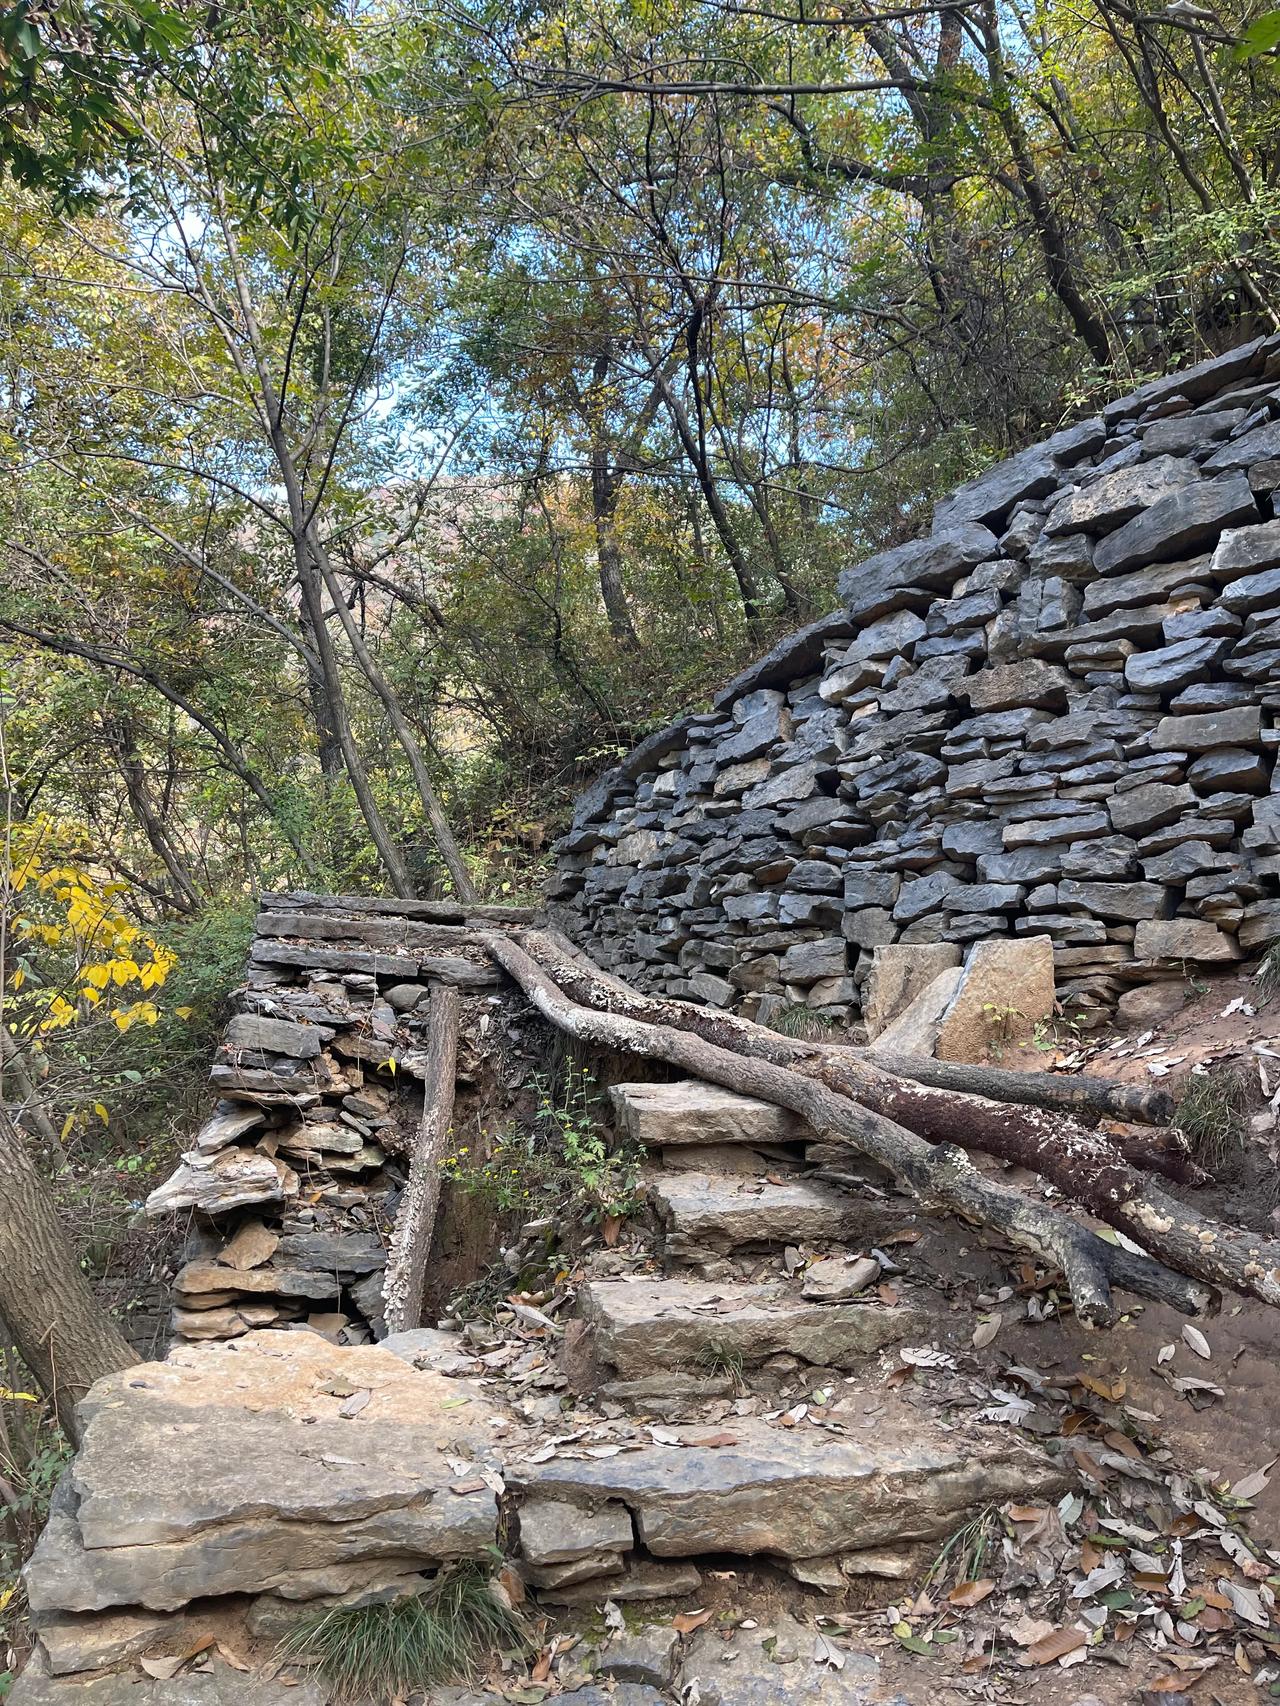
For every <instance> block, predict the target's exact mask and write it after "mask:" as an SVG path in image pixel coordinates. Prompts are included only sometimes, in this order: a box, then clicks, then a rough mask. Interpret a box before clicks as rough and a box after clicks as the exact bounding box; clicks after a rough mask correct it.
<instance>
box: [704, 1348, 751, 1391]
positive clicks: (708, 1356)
mask: <svg viewBox="0 0 1280 1706" xmlns="http://www.w3.org/2000/svg"><path fill="white" fill-rule="evenodd" d="M697 1361H698V1367H699V1368H700V1369H702V1371H703V1372H704V1373H705V1374H709V1375H719V1376H720V1377H721V1378H723V1379H728V1380H731V1381H732V1382H733V1386H734V1390H735V1391H737V1392H741V1390H742V1387H743V1366H744V1365H743V1359H742V1351H741V1349H740V1348H739V1347H738V1346H737V1345H728V1344H725V1342H724V1340H723V1339H712V1340H711V1341H710V1343H709V1344H705V1345H703V1347H702V1349H701V1350H700V1351H699V1352H698V1357H697Z"/></svg>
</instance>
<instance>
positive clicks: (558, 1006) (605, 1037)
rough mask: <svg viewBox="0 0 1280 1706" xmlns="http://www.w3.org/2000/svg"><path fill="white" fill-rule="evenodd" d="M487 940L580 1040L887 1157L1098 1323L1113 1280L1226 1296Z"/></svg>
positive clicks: (1204, 1303) (1183, 1296) (1205, 1304)
mask: <svg viewBox="0 0 1280 1706" xmlns="http://www.w3.org/2000/svg"><path fill="white" fill-rule="evenodd" d="M485 945H486V947H487V948H488V950H489V953H490V954H491V956H492V957H493V959H495V960H496V961H497V963H498V964H499V965H500V966H502V967H503V969H504V970H505V971H506V972H507V973H508V975H509V976H510V977H511V978H513V979H514V981H515V982H516V983H517V984H518V985H519V986H520V988H521V989H522V990H523V991H524V993H525V995H526V996H527V997H528V998H529V1000H530V1001H531V1002H532V1004H533V1006H534V1007H535V1008H536V1010H537V1011H538V1012H539V1013H541V1014H542V1016H543V1018H545V1019H548V1020H549V1021H550V1022H551V1023H552V1024H553V1025H555V1026H557V1027H558V1028H559V1029H560V1030H562V1031H565V1032H567V1033H568V1034H569V1035H570V1036H572V1037H575V1038H577V1039H578V1040H579V1041H582V1042H586V1043H589V1044H592V1045H594V1046H596V1047H599V1048H607V1049H616V1050H618V1051H619V1052H621V1053H627V1054H637V1055H641V1056H645V1057H647V1058H649V1059H653V1060H661V1061H664V1062H665V1063H666V1064H667V1065H669V1066H676V1067H679V1068H680V1069H681V1070H682V1071H683V1072H687V1073H689V1074H690V1075H691V1076H693V1077H695V1078H701V1079H705V1080H706V1081H707V1082H708V1083H711V1084H719V1085H721V1086H722V1087H723V1088H724V1089H727V1090H736V1091H739V1092H740V1093H742V1094H744V1095H748V1096H757V1097H759V1098H760V1099H761V1100H762V1101H766V1102H773V1103H774V1104H775V1105H776V1106H777V1107H780V1108H790V1109H791V1111H792V1112H793V1113H796V1114H799V1115H800V1116H801V1118H803V1119H805V1120H807V1121H808V1122H809V1124H810V1125H811V1126H812V1127H813V1128H814V1130H815V1131H816V1132H818V1133H819V1134H820V1135H821V1136H823V1137H824V1138H834V1139H836V1140H837V1141H844V1142H846V1143H848V1144H849V1145H850V1147H851V1148H853V1149H856V1150H857V1151H859V1152H860V1153H861V1154H863V1155H865V1156H867V1157H868V1158H869V1159H871V1160H873V1161H876V1162H878V1163H879V1164H880V1165H881V1166H882V1167H884V1168H886V1169H887V1170H888V1171H889V1172H891V1173H892V1174H893V1175H894V1177H895V1178H897V1179H898V1180H899V1181H900V1182H901V1183H902V1184H904V1185H905V1186H906V1187H907V1189H908V1190H909V1191H910V1192H911V1193H912V1195H913V1196H915V1197H916V1198H918V1199H919V1201H920V1202H921V1203H922V1204H923V1205H924V1206H925V1207H926V1208H930V1209H940V1210H943V1211H946V1212H950V1213H958V1214H962V1215H966V1216H968V1218H969V1219H971V1220H974V1221H978V1222H980V1223H982V1224H984V1225H987V1226H992V1227H996V1228H998V1229H999V1230H1000V1231H1001V1232H1002V1233H1003V1234H1004V1236H1005V1237H1007V1238H1009V1239H1010V1240H1011V1241H1012V1242H1013V1243H1015V1244H1017V1245H1020V1246H1021V1247H1022V1248H1023V1249H1027V1250H1030V1251H1032V1252H1033V1253H1034V1254H1035V1255H1037V1256H1040V1257H1041V1258H1043V1259H1045V1260H1047V1261H1049V1262H1050V1263H1052V1264H1053V1266H1054V1267H1056V1268H1059V1269H1061V1271H1062V1274H1063V1277H1064V1279H1065V1281H1066V1285H1067V1288H1068V1290H1069V1291H1070V1293H1071V1299H1072V1302H1073V1303H1074V1305H1075V1310H1076V1315H1077V1317H1078V1318H1079V1319H1080V1320H1081V1321H1082V1322H1083V1323H1084V1324H1085V1325H1086V1326H1093V1327H1109V1326H1112V1325H1114V1323H1115V1322H1116V1320H1117V1319H1118V1318H1119V1314H1120V1311H1119V1308H1118V1306H1117V1304H1116V1302H1115V1300H1114V1298H1113V1296H1112V1285H1113V1284H1114V1285H1117V1286H1121V1287H1123V1288H1124V1289H1126V1290H1128V1291H1133V1292H1136V1293H1137V1294H1138V1295H1139V1296H1142V1297H1149V1298H1152V1299H1154V1300H1156V1301H1158V1302H1162V1303H1168V1304H1170V1305H1172V1307H1174V1308H1175V1309H1180V1310H1182V1311H1183V1312H1184V1313H1185V1314H1201V1313H1203V1312H1205V1311H1206V1310H1208V1309H1209V1308H1210V1307H1211V1306H1212V1304H1213V1302H1214V1296H1213V1293H1212V1292H1211V1290H1210V1289H1209V1288H1208V1287H1206V1286H1204V1285H1200V1284H1196V1283H1194V1282H1193V1281H1192V1280H1190V1279H1188V1278H1186V1277H1185V1275H1184V1274H1182V1273H1180V1272H1174V1271H1173V1270H1172V1269H1170V1268H1168V1267H1166V1266H1165V1265H1164V1264H1163V1263H1162V1262H1159V1261H1154V1260H1152V1258H1151V1257H1149V1256H1145V1255H1141V1254H1137V1255H1135V1254H1133V1253H1131V1252H1130V1251H1127V1250H1125V1249H1123V1248H1121V1247H1119V1246H1116V1245H1112V1244H1108V1243H1106V1242H1104V1241H1103V1240H1102V1239H1101V1238H1099V1237H1098V1236H1097V1234H1096V1233H1094V1232H1092V1231H1090V1230H1089V1228H1088V1227H1087V1226H1084V1225H1082V1224H1080V1223H1079V1222H1078V1221H1075V1220H1072V1219H1071V1217H1070V1216H1069V1215H1067V1214H1064V1213H1062V1212H1061V1211H1059V1210H1057V1209H1054V1208H1049V1207H1046V1206H1045V1205H1044V1204H1042V1203H1038V1202H1033V1201H1032V1200H1031V1199H1030V1198H1029V1197H1027V1196H1024V1195H1023V1193H1022V1192H1021V1191H1019V1190H1016V1189H1015V1188H1014V1187H1013V1186H1011V1185H1006V1184H1003V1183H1001V1182H1000V1181H998V1180H993V1179H987V1178H984V1177H983V1176H982V1175H981V1174H980V1173H979V1172H978V1171H977V1169H976V1168H975V1167H974V1165H973V1163H972V1162H971V1161H970V1160H969V1157H968V1156H967V1155H966V1154H965V1152H964V1151H963V1150H962V1149H960V1148H958V1147H957V1146H956V1145H954V1144H937V1145H934V1144H931V1143H930V1142H929V1141H928V1140H927V1139H925V1138H922V1137H918V1136H917V1135H916V1134H915V1133H914V1132H911V1131H907V1130H906V1129H905V1128H904V1127H902V1126H899V1125H895V1124H894V1123H893V1122H892V1121H891V1120H888V1119H885V1118H884V1117H883V1116H882V1115H880V1114H876V1113H873V1112H872V1111H871V1110H870V1109H869V1108H865V1107H862V1106H860V1105H859V1104H858V1103H857V1102H854V1101H851V1100H850V1099H849V1098H848V1097H847V1096H842V1095H839V1094H837V1092H836V1091H834V1090H831V1089H829V1088H828V1087H827V1086H826V1085H825V1084H822V1083H819V1082H818V1081H817V1080H816V1079H813V1078H808V1077H805V1076H803V1075H802V1074H801V1073H799V1072H793V1071H791V1070H790V1069H789V1068H787V1067H783V1066H775V1065H773V1064H772V1062H769V1061H764V1060H757V1059H752V1058H750V1057H749V1056H745V1055H741V1054H735V1053H733V1052H731V1051H730V1050H729V1049H726V1048H721V1047H719V1046H717V1045H716V1044H714V1043H709V1042H707V1041H705V1040H704V1039H703V1038H702V1037H698V1036H693V1035H692V1034H690V1033H689V1032H686V1031H679V1030H673V1029H672V1028H671V1027H669V1026H666V1025H651V1024H645V1023H644V1022H642V1021H641V1020H638V1019H630V1018H626V1017H624V1016H623V1015H621V1014H619V1013H617V1012H610V1013H601V1012H597V1011H595V1010H594V1009H593V1008H590V1007H582V1006H579V1005H578V1004H577V1003H576V1002H574V1001H571V1000H570V999H569V997H568V996H567V995H566V994H565V993H564V991H563V990H562V989H561V988H560V987H559V986H558V985H557V984H556V983H555V982H554V981H553V980H552V979H551V978H550V977H549V976H548V975H547V973H546V972H545V971H544V970H543V969H542V967H541V966H540V965H539V964H538V963H537V961H536V960H534V959H532V958H531V957H530V955H529V954H527V953H526V952H525V950H524V949H523V948H522V947H520V946H519V945H518V944H517V943H516V942H513V941H511V940H510V939H509V938H507V937H503V936H492V935H491V936H488V937H486V939H485ZM1228 1283H1234V1282H1228ZM1241 1289H1244V1288H1241Z"/></svg>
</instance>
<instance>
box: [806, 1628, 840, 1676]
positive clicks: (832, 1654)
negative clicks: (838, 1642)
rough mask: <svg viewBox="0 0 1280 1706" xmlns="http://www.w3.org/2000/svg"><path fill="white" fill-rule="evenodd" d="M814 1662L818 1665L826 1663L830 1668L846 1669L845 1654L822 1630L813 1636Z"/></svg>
mask: <svg viewBox="0 0 1280 1706" xmlns="http://www.w3.org/2000/svg"><path fill="white" fill-rule="evenodd" d="M813 1662H814V1664H816V1665H826V1667H827V1669H828V1670H843V1669H844V1654H843V1653H842V1652H841V1651H840V1649H839V1647H837V1646H835V1645H833V1644H832V1642H830V1641H828V1639H827V1637H826V1636H825V1635H824V1634H823V1633H822V1632H821V1630H819V1632H818V1633H817V1634H816V1635H815V1636H814V1638H813Z"/></svg>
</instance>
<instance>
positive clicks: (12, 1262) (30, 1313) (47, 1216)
mask: <svg viewBox="0 0 1280 1706" xmlns="http://www.w3.org/2000/svg"><path fill="white" fill-rule="evenodd" d="M0 1316H2V1317H3V1318H4V1319H5V1321H7V1322H8V1324H9V1331H10V1332H11V1334H12V1335H13V1342H14V1344H15V1345H16V1346H17V1348H18V1352H19V1355H20V1356H21V1357H22V1360H23V1362H24V1363H26V1365H27V1367H28V1368H29V1369H30V1370H31V1372H32V1374H33V1375H34V1376H35V1379H36V1382H37V1384H38V1385H39V1387H40V1390H41V1391H42V1392H43V1393H44V1394H45V1396H46V1397H47V1398H48V1399H49V1400H50V1401H51V1403H52V1404H53V1406H54V1409H55V1410H56V1412H57V1416H58V1421H59V1422H60V1424H61V1426H62V1431H63V1432H64V1433H65V1434H66V1435H67V1437H68V1439H70V1440H71V1442H72V1443H73V1444H77V1445H78V1444H79V1429H78V1426H77V1421H76V1405H77V1403H78V1402H79V1401H80V1399H81V1398H83V1397H84V1395H85V1393H86V1392H87V1391H88V1390H89V1388H90V1387H91V1386H92V1385H93V1383H94V1381H95V1380H100V1379H101V1378H102V1376H103V1375H104V1374H114V1373H116V1372H117V1371H118V1370H119V1369H122V1368H131V1367H132V1366H133V1364H134V1363H136V1362H137V1361H138V1360H139V1358H138V1357H137V1356H136V1355H135V1354H134V1352H133V1351H132V1350H130V1348H129V1346H128V1345H127V1344H126V1343H125V1341H124V1339H123V1337H122V1336H121V1334H120V1332H119V1329H118V1328H117V1327H116V1325H115V1323H114V1322H113V1321H112V1320H111V1318H110V1316H109V1315H108V1314H107V1313H106V1311H105V1310H104V1309H103V1308H102V1306H101V1305H100V1304H99V1303H98V1300H97V1299H96V1298H95V1297H94V1295H93V1292H92V1290H91V1289H90V1286H89V1282H88V1280H87V1279H85V1277H84V1275H83V1274H82V1273H81V1272H80V1269H79V1267H78V1266H77V1263H76V1258H75V1254H74V1252H73V1251H72V1249H71V1246H70V1245H69V1244H68V1242H67V1238H66V1234H65V1233H64V1232H63V1230H62V1223H61V1222H60V1221H59V1219H58V1212H57V1209H56V1208H55V1207H54V1204H53V1199H52V1197H51V1196H50V1194H49V1191H48V1189H47V1188H46V1186H45V1184H44V1181H43V1180H42V1179H41V1177H40V1175H39V1173H37V1171H36V1169H35V1165H34V1163H33V1162H32V1160H31V1158H30V1156H29V1155H28V1154H27V1152H26V1150H25V1149H24V1148H23V1146H22V1139H21V1137H20V1136H19V1134H18V1132H17V1131H16V1130H15V1128H14V1125H13V1122H12V1121H11V1120H10V1119H9V1118H8V1117H7V1116H6V1115H4V1114H2V1113H0Z"/></svg>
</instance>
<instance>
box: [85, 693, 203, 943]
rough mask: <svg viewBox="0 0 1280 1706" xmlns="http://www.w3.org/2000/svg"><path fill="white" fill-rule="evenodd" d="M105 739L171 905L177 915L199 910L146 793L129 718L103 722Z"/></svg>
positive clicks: (196, 893) (179, 860) (189, 880)
mask: <svg viewBox="0 0 1280 1706" xmlns="http://www.w3.org/2000/svg"><path fill="white" fill-rule="evenodd" d="M107 739H108V741H109V742H110V744H111V749H112V751H113V752H114V754H115V759H116V765H117V767H118V768H119V771H120V775H121V778H122V780H123V782H124V786H125V793H126V795H127V796H128V800H129V806H130V809H131V810H132V812H133V815H134V819H135V821H136V822H137V825H138V827H139V829H141V831H142V833H143V834H144V835H145V836H146V838H147V841H148V843H149V844H150V847H151V851H152V852H153V853H154V854H155V855H156V857H157V858H158V859H159V860H160V862H161V864H162V865H163V866H164V868H165V870H166V871H168V873H169V877H170V879H171V881H172V883H173V886H174V890H175V891H176V892H175V894H174V896H173V899H172V905H173V906H174V907H175V908H176V909H177V910H178V911H179V912H196V911H198V910H199V908H200V899H201V897H200V890H199V889H198V888H197V886H196V884H195V882H194V880H193V879H192V876H191V873H190V872H189V871H188V870H187V868H186V866H185V865H184V863H183V861H182V857H181V855H180V854H179V852H178V849H177V848H176V847H175V846H174V844H173V841H172V839H171V837H170V835H169V832H168V830H167V829H166V828H165V826H164V824H163V823H162V822H161V820H160V818H159V816H158V815H157V813H156V811H155V808H154V807H153V806H152V804H151V800H150V798H149V796H148V794H147V779H146V774H145V772H144V770H143V767H142V754H141V753H140V752H139V751H138V738H137V733H136V731H135V729H134V725H133V719H132V718H131V717H127V716H122V717H117V718H115V719H114V720H111V719H108V720H107Z"/></svg>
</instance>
